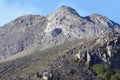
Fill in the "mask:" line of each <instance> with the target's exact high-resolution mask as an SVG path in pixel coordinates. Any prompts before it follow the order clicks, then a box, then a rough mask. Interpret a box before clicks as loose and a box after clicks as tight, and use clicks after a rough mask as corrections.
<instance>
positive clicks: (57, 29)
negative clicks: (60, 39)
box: [52, 28, 62, 37]
mask: <svg viewBox="0 0 120 80" xmlns="http://www.w3.org/2000/svg"><path fill="white" fill-rule="evenodd" d="M61 32H62V29H60V28H55V29H54V30H53V31H52V36H53V37H56V36H58V35H59V34H60V33H61Z"/></svg>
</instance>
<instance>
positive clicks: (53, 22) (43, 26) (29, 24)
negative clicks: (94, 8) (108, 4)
mask: <svg viewBox="0 0 120 80" xmlns="http://www.w3.org/2000/svg"><path fill="white" fill-rule="evenodd" d="M119 62H120V25H119V24H117V23H115V22H114V21H112V20H110V19H108V18H107V17H105V16H102V15H99V14H92V15H88V16H86V17H82V16H80V15H79V14H78V13H77V11H76V10H75V9H73V8H71V7H69V6H62V7H60V8H59V9H58V10H57V11H55V12H53V13H51V14H49V15H47V16H40V15H24V16H21V17H19V18H17V19H15V20H13V21H11V22H9V23H7V24H5V25H4V26H3V27H1V28H0V79H1V80H113V78H114V77H116V75H119V74H120V73H119V72H116V71H117V70H118V71H119V70H120V63H119ZM104 65H105V69H104V70H103V73H106V74H104V75H103V73H102V69H103V68H104ZM106 65H107V66H108V67H106ZM96 66H97V68H96ZM101 66H102V68H101ZM108 68H109V69H108ZM99 70H101V72H99ZM107 71H108V72H109V73H111V74H109V75H108V74H107V73H108V72H107ZM101 73H102V74H101ZM119 79H120V78H119V77H118V76H117V79H114V80H119Z"/></svg>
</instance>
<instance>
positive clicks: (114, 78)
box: [110, 72, 120, 80]
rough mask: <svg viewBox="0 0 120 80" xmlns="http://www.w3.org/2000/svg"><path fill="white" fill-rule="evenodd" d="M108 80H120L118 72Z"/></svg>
mask: <svg viewBox="0 0 120 80" xmlns="http://www.w3.org/2000/svg"><path fill="white" fill-rule="evenodd" d="M110 80H120V72H116V73H115V74H114V75H112V76H111V79H110Z"/></svg>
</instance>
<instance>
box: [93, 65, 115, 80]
mask: <svg viewBox="0 0 120 80" xmlns="http://www.w3.org/2000/svg"><path fill="white" fill-rule="evenodd" d="M92 69H93V71H94V72H95V73H97V74H98V75H99V76H100V77H102V78H103V79H106V80H110V77H111V75H112V74H113V71H112V70H111V69H110V67H109V65H102V64H95V65H93V68H92Z"/></svg>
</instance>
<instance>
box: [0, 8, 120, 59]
mask: <svg viewBox="0 0 120 80" xmlns="http://www.w3.org/2000/svg"><path fill="white" fill-rule="evenodd" d="M108 30H114V31H117V32H118V33H120V26H119V25H118V24H117V23H115V22H113V21H111V20H109V19H108V18H106V17H104V16H101V15H98V14H92V15H90V16H87V17H81V16H80V15H79V14H78V13H77V12H76V11H75V10H74V9H72V8H71V7H67V6H62V7H60V8H59V9H58V10H57V11H56V12H54V13H52V14H49V15H48V16H39V15H25V16H22V17H19V18H17V19H15V20H14V21H11V22H10V23H8V24H6V25H4V26H3V27H2V28H1V29H0V43H1V44H0V59H4V58H7V57H9V56H11V55H13V54H16V53H18V52H21V51H23V50H25V49H27V48H28V47H29V46H31V45H34V44H35V45H36V44H37V45H38V44H39V45H40V46H39V47H41V49H42V50H44V49H46V48H48V47H51V46H55V45H59V44H62V43H64V42H67V41H72V40H75V39H84V38H90V37H95V36H98V35H101V34H103V32H105V31H108ZM33 51H34V50H33ZM29 53H31V51H30V52H29Z"/></svg>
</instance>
